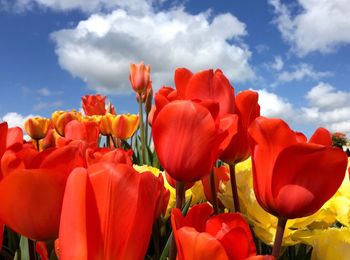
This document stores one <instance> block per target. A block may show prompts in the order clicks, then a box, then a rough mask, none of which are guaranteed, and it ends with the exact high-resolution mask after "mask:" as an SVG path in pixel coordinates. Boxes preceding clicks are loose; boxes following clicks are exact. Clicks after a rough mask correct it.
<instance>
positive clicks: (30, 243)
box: [28, 238, 36, 260]
mask: <svg viewBox="0 0 350 260" xmlns="http://www.w3.org/2000/svg"><path fill="white" fill-rule="evenodd" d="M28 251H29V259H30V260H35V259H36V258H35V246H34V241H33V240H31V239H30V238H28Z"/></svg>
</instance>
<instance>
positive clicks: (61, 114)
mask: <svg viewBox="0 0 350 260" xmlns="http://www.w3.org/2000/svg"><path fill="white" fill-rule="evenodd" d="M81 117H82V116H81V113H80V112H78V111H75V110H72V111H55V112H53V113H52V116H51V119H52V122H53V125H54V127H55V129H56V131H57V133H58V134H59V135H61V136H64V128H65V127H66V124H67V123H68V122H70V121H72V120H78V121H81Z"/></svg>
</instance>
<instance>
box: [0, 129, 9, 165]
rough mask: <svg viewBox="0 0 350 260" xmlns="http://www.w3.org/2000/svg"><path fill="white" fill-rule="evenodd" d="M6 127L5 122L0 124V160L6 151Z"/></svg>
mask: <svg viewBox="0 0 350 260" xmlns="http://www.w3.org/2000/svg"><path fill="white" fill-rule="evenodd" d="M7 132H8V126H7V122H3V123H0V158H1V156H2V155H3V154H4V152H5V150H6V139H7Z"/></svg>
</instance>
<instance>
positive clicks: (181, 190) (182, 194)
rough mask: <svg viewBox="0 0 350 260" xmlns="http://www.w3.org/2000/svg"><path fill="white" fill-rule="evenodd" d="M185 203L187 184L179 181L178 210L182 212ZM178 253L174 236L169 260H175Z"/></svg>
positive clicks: (177, 187) (177, 186)
mask: <svg viewBox="0 0 350 260" xmlns="http://www.w3.org/2000/svg"><path fill="white" fill-rule="evenodd" d="M184 201H185V183H183V182H180V181H177V182H176V204H175V205H176V208H178V209H180V210H181V208H182V205H183V203H184ZM173 233H174V232H173ZM176 253H177V250H176V243H175V239H174V235H173V236H172V237H171V244H170V250H169V260H175V259H176Z"/></svg>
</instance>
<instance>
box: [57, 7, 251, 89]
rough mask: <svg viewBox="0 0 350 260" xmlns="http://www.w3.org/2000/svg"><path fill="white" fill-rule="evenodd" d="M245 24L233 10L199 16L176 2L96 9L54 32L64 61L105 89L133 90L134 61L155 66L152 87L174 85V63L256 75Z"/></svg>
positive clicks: (238, 78)
mask: <svg viewBox="0 0 350 260" xmlns="http://www.w3.org/2000/svg"><path fill="white" fill-rule="evenodd" d="M246 34H247V32H246V26H245V24H244V23H242V22H240V21H239V20H238V19H237V18H236V17H235V16H233V15H232V14H229V13H225V14H219V15H216V16H212V15H210V12H202V13H199V14H196V15H192V14H189V13H187V12H186V11H185V10H184V9H183V8H181V7H176V8H172V9H171V10H167V11H158V12H157V11H155V10H153V9H151V10H150V11H149V12H146V13H144V14H141V15H140V14H138V15H136V14H133V13H130V12H128V11H127V10H123V9H117V10H115V11H113V12H112V13H110V14H94V15H91V16H90V17H89V18H88V19H87V20H84V21H81V22H80V23H79V24H78V25H77V26H76V27H75V28H73V29H65V30H60V31H57V32H54V33H53V34H52V39H53V40H54V42H55V44H56V50H55V51H56V54H57V56H58V60H59V64H60V66H61V67H62V68H63V69H65V70H67V71H69V72H70V73H71V74H72V75H73V76H75V77H79V78H81V79H83V80H84V81H85V82H86V83H87V84H88V85H89V86H90V87H91V88H94V89H96V90H97V91H99V92H104V93H107V94H109V93H120V92H129V91H130V83H129V80H128V75H129V64H130V62H134V63H136V62H140V61H141V60H143V61H145V63H146V64H150V65H151V71H152V72H151V73H152V74H151V77H152V81H153V83H154V84H153V86H155V88H159V87H160V86H162V85H163V84H173V72H174V70H175V68H177V67H182V66H186V67H188V68H189V69H191V70H193V71H198V70H201V69H207V68H221V69H222V70H223V71H224V73H225V74H226V75H227V76H228V77H229V78H230V79H231V80H234V81H235V82H242V81H248V80H252V79H254V78H255V73H254V71H253V69H252V68H251V66H250V64H249V60H250V57H251V52H250V51H249V49H248V47H247V46H246V44H244V42H243V41H242V37H243V36H245V35H246Z"/></svg>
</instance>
